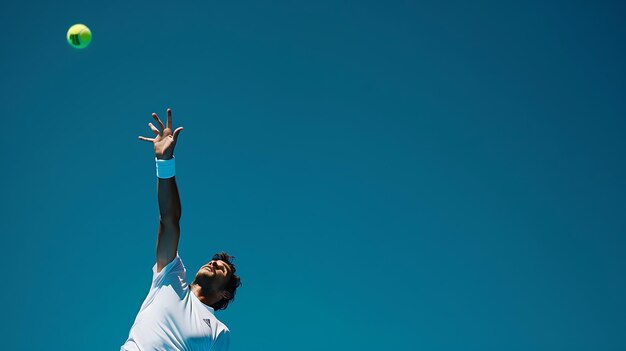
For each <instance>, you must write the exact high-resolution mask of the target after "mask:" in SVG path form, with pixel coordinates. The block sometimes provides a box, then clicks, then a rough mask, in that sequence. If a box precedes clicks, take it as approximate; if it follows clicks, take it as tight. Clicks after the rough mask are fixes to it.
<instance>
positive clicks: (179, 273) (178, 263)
mask: <svg viewBox="0 0 626 351" xmlns="http://www.w3.org/2000/svg"><path fill="white" fill-rule="evenodd" d="M163 285H181V287H183V288H186V286H187V270H186V269H185V265H184V264H183V261H182V260H181V259H180V256H178V252H177V253H176V257H174V259H173V260H172V262H170V263H168V264H167V265H166V266H165V267H163V269H161V271H160V272H157V264H156V263H155V264H154V266H153V267H152V287H153V288H157V287H160V286H163Z"/></svg>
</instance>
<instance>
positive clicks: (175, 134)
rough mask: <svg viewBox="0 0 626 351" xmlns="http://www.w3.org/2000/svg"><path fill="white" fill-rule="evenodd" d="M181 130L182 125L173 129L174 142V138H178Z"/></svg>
mask: <svg viewBox="0 0 626 351" xmlns="http://www.w3.org/2000/svg"><path fill="white" fill-rule="evenodd" d="M181 130H183V127H178V128H176V130H175V131H174V142H176V140H178V134H180V131H181Z"/></svg>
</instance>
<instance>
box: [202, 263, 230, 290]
mask: <svg viewBox="0 0 626 351" xmlns="http://www.w3.org/2000/svg"><path fill="white" fill-rule="evenodd" d="M230 275H231V268H230V267H229V266H228V264H226V262H224V261H222V260H211V261H209V262H208V263H207V264H205V265H204V266H202V267H200V270H199V271H198V273H197V274H196V279H202V280H204V281H206V282H210V283H211V286H212V287H213V288H214V289H216V290H217V289H219V288H220V287H222V286H223V285H224V283H226V282H227V281H228V279H230Z"/></svg>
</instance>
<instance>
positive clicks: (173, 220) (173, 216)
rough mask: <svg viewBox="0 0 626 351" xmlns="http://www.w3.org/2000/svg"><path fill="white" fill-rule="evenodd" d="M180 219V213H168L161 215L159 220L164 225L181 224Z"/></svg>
mask: <svg viewBox="0 0 626 351" xmlns="http://www.w3.org/2000/svg"><path fill="white" fill-rule="evenodd" d="M180 217H181V214H180V213H168V214H164V215H161V218H160V219H159V220H160V222H161V223H163V224H178V223H179V222H180Z"/></svg>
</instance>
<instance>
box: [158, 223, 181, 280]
mask: <svg viewBox="0 0 626 351" xmlns="http://www.w3.org/2000/svg"><path fill="white" fill-rule="evenodd" d="M179 238H180V224H179V222H178V221H177V220H165V219H161V220H160V221H159V235H158V237H157V249H156V261H157V272H161V269H163V267H165V266H167V264H168V263H170V262H172V260H173V259H174V258H175V257H176V252H178V239H179Z"/></svg>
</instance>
